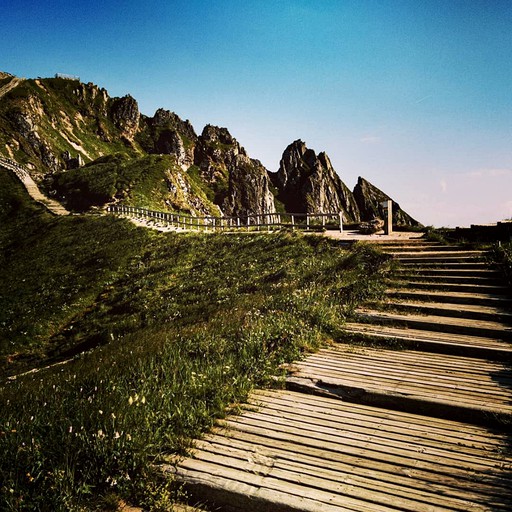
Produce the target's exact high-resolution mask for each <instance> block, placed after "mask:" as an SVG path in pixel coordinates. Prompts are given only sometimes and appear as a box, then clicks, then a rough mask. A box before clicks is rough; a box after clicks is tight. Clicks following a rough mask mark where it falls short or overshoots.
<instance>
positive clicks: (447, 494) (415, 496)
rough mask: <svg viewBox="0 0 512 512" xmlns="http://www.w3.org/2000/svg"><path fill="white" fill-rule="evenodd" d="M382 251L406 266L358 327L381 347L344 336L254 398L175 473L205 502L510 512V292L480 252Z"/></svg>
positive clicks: (283, 509)
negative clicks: (280, 386)
mask: <svg viewBox="0 0 512 512" xmlns="http://www.w3.org/2000/svg"><path fill="white" fill-rule="evenodd" d="M383 249H384V250H388V251H389V252H391V253H393V254H394V257H396V258H397V259H399V260H401V261H403V265H402V268H403V270H401V271H400V272H399V273H398V276H397V279H396V280H395V281H394V282H393V283H391V286H390V290H389V293H388V294H387V299H386V300H385V301H384V302H383V303H382V304H373V305H371V307H370V308H366V309H361V310H360V311H359V312H358V318H357V319H356V321H354V322H352V323H350V324H348V325H347V332H346V340H349V339H356V340H366V341H371V342H372V343H373V344H378V345H380V346H381V348H376V347H373V348H370V347H367V346H361V345H359V346H354V345H349V344H347V343H346V340H339V341H340V343H338V344H336V345H334V346H333V347H330V348H326V349H323V350H320V351H319V352H318V353H316V354H313V355H310V356H308V357H307V358H306V359H305V360H304V361H300V362H297V363H295V364H294V365H292V366H291V367H290V368H289V377H288V379H287V388H288V389H287V390H276V391H260V392H256V393H254V394H253V395H252V396H251V398H250V400H249V402H248V403H247V404H245V405H244V407H243V411H242V413H241V414H240V415H238V416H230V417H229V418H228V419H227V420H226V421H224V422H222V423H221V424H219V426H218V427H217V428H216V429H215V430H214V431H213V432H212V433H211V434H209V435H208V436H206V437H205V438H204V439H202V440H200V441H198V442H197V443H196V447H195V450H194V451H193V453H192V456H191V457H189V458H186V459H185V460H183V461H181V462H180V463H179V464H178V465H176V466H174V465H173V466H171V465H169V466H168V467H167V468H166V469H167V470H168V471H171V472H172V473H173V474H174V476H175V477H176V478H177V480H178V481H181V482H183V483H184V484H185V486H186V488H187V489H188V491H189V492H190V493H191V496H192V498H193V499H196V500H198V501H204V502H208V503H211V504H213V507H214V509H215V510H226V511H236V512H241V511H269V512H270V511H272V512H274V511H278V512H288V511H311V512H322V511H327V512H331V511H332V512H335V511H336V512H342V511H343V512H345V511H360V512H367V511H370V512H372V511H392V510H393V511H398V510H400V511H432V512H434V511H448V510H450V511H456V510H458V511H473V510H475V511H505V510H509V511H511V510H512V492H511V489H512V455H511V448H512V434H511V425H512V372H511V364H510V361H512V357H511V356H512V346H511V343H510V340H511V330H510V326H511V308H510V304H512V302H511V301H510V297H508V296H507V295H506V294H505V293H504V292H505V290H504V289H503V285H502V282H501V281H500V280H499V278H498V279H497V275H496V272H494V271H490V270H488V269H487V268H486V267H485V265H484V264H483V263H482V262H481V261H480V260H479V256H480V253H478V252H474V251H473V252H467V251H462V250H460V249H457V248H453V247H449V248H446V247H444V246H436V245H433V244H428V243H424V242H422V241H416V242H415V243H412V242H411V243H409V242H402V243H400V242H395V243H393V244H389V247H386V246H385V245H383ZM411 271H412V272H413V273H414V275H412V276H410V275H409V274H410V273H411ZM468 274H469V275H468ZM465 276H467V277H468V279H465ZM482 287H484V288H485V289H482ZM471 290H473V291H471ZM475 290H477V291H475ZM411 301H413V302H411ZM344 341H345V342H344ZM397 343H398V344H399V345H400V346H401V347H402V348H405V349H403V350H394V348H396V346H397ZM387 345H389V346H387ZM217 507H218V508H217Z"/></svg>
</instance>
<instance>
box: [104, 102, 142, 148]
mask: <svg viewBox="0 0 512 512" xmlns="http://www.w3.org/2000/svg"><path fill="white" fill-rule="evenodd" d="M110 117H111V119H112V121H113V123H114V125H115V126H116V128H118V129H119V130H120V132H121V137H122V138H124V139H125V140H127V141H132V140H133V138H134V137H135V134H136V133H137V131H138V129H139V119H140V112H139V105H138V103H137V101H136V100H135V99H134V98H132V97H131V96H130V95H129V94H128V95H127V96H123V97H122V98H115V99H114V100H112V105H111V107H110Z"/></svg>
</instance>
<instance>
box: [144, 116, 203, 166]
mask: <svg viewBox="0 0 512 512" xmlns="http://www.w3.org/2000/svg"><path fill="white" fill-rule="evenodd" d="M142 121H143V122H142V123H141V130H140V133H139V134H138V135H137V141H138V142H139V144H140V145H141V146H142V148H143V149H144V150H145V151H146V152H148V153H158V154H161V155H174V156H175V157H176V162H177V164H178V165H179V166H180V167H181V168H182V169H183V170H184V171H185V170H187V169H188V168H189V167H190V166H191V165H193V163H194V148H195V145H196V144H197V135H196V132H195V131H194V127H193V126H192V125H191V124H190V122H189V121H188V120H187V121H183V120H182V119H180V117H179V116H178V115H177V114H175V113H174V112H170V111H169V110H164V109H162V108H161V109H158V110H157V111H156V112H155V115H154V116H153V117H145V116H143V117H142Z"/></svg>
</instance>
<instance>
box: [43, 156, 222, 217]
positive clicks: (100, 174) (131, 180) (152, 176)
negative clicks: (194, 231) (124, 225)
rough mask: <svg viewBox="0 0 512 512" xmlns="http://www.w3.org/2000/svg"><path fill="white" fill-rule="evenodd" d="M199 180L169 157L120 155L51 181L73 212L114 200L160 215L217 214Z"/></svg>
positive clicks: (62, 174)
mask: <svg viewBox="0 0 512 512" xmlns="http://www.w3.org/2000/svg"><path fill="white" fill-rule="evenodd" d="M202 185H203V184H201V182H200V180H199V178H197V177H196V176H194V175H189V173H187V172H184V171H182V169H181V168H180V167H179V166H177V165H176V160H175V158H174V157H173V156H170V155H148V156H145V157H141V158H129V157H128V156H126V155H124V154H120V153H117V154H115V155H109V156H105V157H102V158H99V159H97V160H95V161H94V162H92V163H90V164H88V165H86V166H85V167H82V168H80V169H75V170H71V171H67V172H64V173H60V174H57V175H55V176H54V177H53V178H52V184H51V188H53V189H54V190H56V192H57V197H58V198H59V199H61V200H62V201H63V202H64V203H65V204H66V206H67V207H68V208H69V209H70V210H73V211H82V212H83V211H86V210H88V209H89V208H91V206H103V205H105V204H106V203H110V202H112V201H113V200H118V201H122V203H123V204H126V205H132V206H139V207H142V208H149V209H156V210H160V211H177V212H187V213H192V212H193V213H199V214H202V215H205V214H214V213H218V209H217V208H216V207H215V205H214V204H213V203H212V202H211V201H210V200H209V199H208V197H207V196H206V193H205V191H204V190H203V188H206V187H204V186H202Z"/></svg>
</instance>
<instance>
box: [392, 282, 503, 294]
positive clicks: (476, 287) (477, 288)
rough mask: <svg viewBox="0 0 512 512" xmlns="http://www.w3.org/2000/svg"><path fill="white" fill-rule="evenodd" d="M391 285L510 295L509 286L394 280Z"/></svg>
mask: <svg viewBox="0 0 512 512" xmlns="http://www.w3.org/2000/svg"><path fill="white" fill-rule="evenodd" d="M390 285H391V286H393V287H394V288H407V289H409V288H415V289H421V290H445V291H453V292H468V293H477V294H481V293H488V294H493V295H508V294H510V288H509V287H508V286H497V285H485V284H459V283H438V282H432V281H398V280H395V279H393V280H392V281H390Z"/></svg>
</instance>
